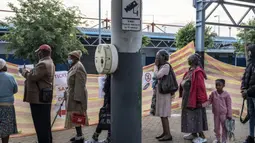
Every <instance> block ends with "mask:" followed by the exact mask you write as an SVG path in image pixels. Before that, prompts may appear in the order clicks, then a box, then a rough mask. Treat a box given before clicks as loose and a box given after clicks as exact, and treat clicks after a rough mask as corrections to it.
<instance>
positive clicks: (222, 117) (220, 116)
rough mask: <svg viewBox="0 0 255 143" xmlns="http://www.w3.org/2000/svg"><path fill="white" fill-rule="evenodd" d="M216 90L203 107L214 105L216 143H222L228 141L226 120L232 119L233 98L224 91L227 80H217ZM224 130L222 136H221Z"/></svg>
mask: <svg viewBox="0 0 255 143" xmlns="http://www.w3.org/2000/svg"><path fill="white" fill-rule="evenodd" d="M215 86H216V90H215V91H213V92H212V93H211V94H210V97H209V100H208V101H207V102H205V103H204V104H203V107H205V106H208V105H210V104H212V112H213V115H214V132H215V135H216V140H215V141H214V142H215V143H220V138H221V137H222V143H226V141H227V130H226V127H225V121H226V119H232V106H231V104H232V103H231V102H232V101H231V98H230V95H229V94H228V92H227V91H224V90H223V88H224V87H225V80H224V79H217V80H216V81H215ZM220 129H222V136H221V134H220Z"/></svg>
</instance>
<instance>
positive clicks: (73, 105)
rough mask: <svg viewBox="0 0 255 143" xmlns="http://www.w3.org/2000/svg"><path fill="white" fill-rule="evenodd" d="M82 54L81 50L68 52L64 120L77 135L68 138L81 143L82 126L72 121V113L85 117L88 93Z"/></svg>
mask: <svg viewBox="0 0 255 143" xmlns="http://www.w3.org/2000/svg"><path fill="white" fill-rule="evenodd" d="M81 56H82V52H81V51H73V52H71V53H69V59H68V63H69V65H70V69H69V71H68V77H67V84H68V89H67V92H66V111H67V115H66V121H65V128H67V129H70V128H73V127H75V128H76V132H77V135H76V136H75V137H73V138H71V139H70V141H72V142H74V143H83V142H84V138H83V134H82V128H81V125H80V124H76V123H73V122H72V115H73V113H77V114H80V115H84V116H85V117H86V122H87V123H86V124H88V119H87V100H88V97H87V96H88V95H87V94H88V93H87V89H86V82H87V73H86V70H85V68H84V66H83V65H82V63H81V62H80V58H81Z"/></svg>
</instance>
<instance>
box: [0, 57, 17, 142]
mask: <svg viewBox="0 0 255 143" xmlns="http://www.w3.org/2000/svg"><path fill="white" fill-rule="evenodd" d="M0 91H1V94H0V138H1V139H2V143H8V142H9V136H10V135H12V134H17V133H18V130H17V124H16V115H15V109H14V105H13V104H14V94H15V93H17V92H18V86H17V82H16V80H15V79H14V77H13V76H12V75H10V74H8V73H7V66H6V61H5V60H3V59H1V58H0Z"/></svg>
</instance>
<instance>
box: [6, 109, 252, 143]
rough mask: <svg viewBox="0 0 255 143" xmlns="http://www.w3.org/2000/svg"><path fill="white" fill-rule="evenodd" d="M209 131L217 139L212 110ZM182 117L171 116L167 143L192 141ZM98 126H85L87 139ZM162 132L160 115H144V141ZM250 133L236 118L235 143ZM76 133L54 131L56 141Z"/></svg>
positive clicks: (152, 142) (17, 141)
mask: <svg viewBox="0 0 255 143" xmlns="http://www.w3.org/2000/svg"><path fill="white" fill-rule="evenodd" d="M207 115H208V116H207V117H208V124H209V131H207V132H205V134H206V137H207V138H208V143H211V142H213V140H214V139H215V137H214V132H213V115H212V113H211V111H210V110H209V111H207ZM180 121H181V117H180V111H175V113H174V114H173V115H172V117H171V118H170V128H171V133H172V135H173V141H172V142H165V143H190V141H185V140H183V135H184V134H183V133H181V132H180V130H181V127H180V126H181V123H180ZM95 128H96V126H90V127H85V128H84V129H83V133H84V135H85V137H86V139H90V138H91V136H92V134H93V132H94V131H95ZM123 130H124V129H123ZM161 133H162V127H161V122H160V118H158V117H151V116H148V117H144V118H143V120H142V142H143V143H157V142H158V141H157V140H156V139H155V136H157V135H159V134H161ZM247 134H248V124H246V125H242V124H241V123H240V121H239V119H236V131H235V135H236V141H234V142H235V143H242V142H243V141H244V139H245V138H246V136H247ZM74 135H75V130H66V131H59V132H54V133H53V138H54V143H68V141H69V139H70V138H71V137H73V136H74ZM106 135H107V134H106V132H103V134H102V135H101V136H100V139H104V138H105V137H106ZM34 142H36V136H28V137H22V138H12V139H11V143H34Z"/></svg>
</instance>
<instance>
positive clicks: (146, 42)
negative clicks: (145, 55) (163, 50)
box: [142, 36, 151, 47]
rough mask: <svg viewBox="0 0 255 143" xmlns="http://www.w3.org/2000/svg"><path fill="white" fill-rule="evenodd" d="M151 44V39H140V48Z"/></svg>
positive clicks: (144, 37)
mask: <svg viewBox="0 0 255 143" xmlns="http://www.w3.org/2000/svg"><path fill="white" fill-rule="evenodd" d="M150 42H151V39H150V38H149V37H147V36H143V38H142V47H146V46H147V45H149V44H150Z"/></svg>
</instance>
